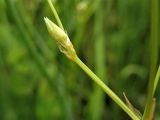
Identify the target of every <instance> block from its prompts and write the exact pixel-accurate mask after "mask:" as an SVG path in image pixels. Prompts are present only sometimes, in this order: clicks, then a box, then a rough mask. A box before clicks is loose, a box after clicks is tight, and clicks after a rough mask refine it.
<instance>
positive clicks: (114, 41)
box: [0, 0, 160, 120]
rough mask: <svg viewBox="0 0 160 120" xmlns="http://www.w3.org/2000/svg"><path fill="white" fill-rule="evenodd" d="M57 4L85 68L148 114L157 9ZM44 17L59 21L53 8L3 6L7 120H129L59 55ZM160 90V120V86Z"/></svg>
mask: <svg viewBox="0 0 160 120" xmlns="http://www.w3.org/2000/svg"><path fill="white" fill-rule="evenodd" d="M53 3H54V5H55V7H56V9H57V12H58V13H59V16H60V18H61V20H62V23H63V25H64V27H65V29H66V31H67V33H68V35H69V37H70V39H71V41H72V43H73V45H74V47H75V49H76V51H77V54H78V55H79V57H80V58H81V59H82V61H83V62H84V63H85V64H87V65H88V66H89V67H90V68H91V69H92V70H93V71H94V72H95V73H96V74H97V75H98V76H99V77H100V78H102V79H103V80H104V82H105V83H106V84H107V85H108V86H109V87H110V88H112V89H113V91H115V93H117V94H118V96H120V98H122V99H123V100H124V101H125V99H124V97H123V92H125V94H126V96H127V97H128V99H129V100H130V102H131V103H132V104H133V105H134V106H135V107H136V108H137V109H138V110H139V111H140V112H141V113H143V110H144V106H145V101H146V95H147V85H148V80H149V73H150V64H151V60H150V58H151V56H152V54H150V51H151V49H152V48H153V49H154V48H155V47H156V46H153V47H152V48H151V47H150V44H151V43H150V41H151V40H150V38H151V37H150V36H151V34H150V33H151V32H150V28H151V27H150V25H151V5H150V1H149V0H83V1H82V0H53ZM159 3H160V2H159ZM159 5H160V4H159ZM159 15H160V12H159ZM44 17H49V18H50V19H51V20H53V21H55V19H54V15H53V13H52V12H51V9H50V7H49V5H48V3H47V0H0V120H129V119H130V118H129V117H128V116H127V115H126V114H125V113H124V112H123V111H122V110H121V109H120V108H119V107H118V106H117V105H116V104H115V103H114V102H113V101H112V100H111V99H110V98H109V97H108V96H107V95H106V94H105V93H104V92H103V91H102V90H100V89H99V88H98V87H97V86H96V85H95V83H93V82H92V80H91V79H90V78H89V77H88V76H86V75H85V73H84V72H83V71H82V70H81V69H80V68H79V67H78V66H77V65H76V64H75V63H73V62H71V61H70V60H68V59H67V58H66V57H65V56H64V55H62V53H60V52H59V50H58V48H57V46H56V44H55V42H54V40H52V38H51V37H50V35H49V34H48V31H47V29H46V26H45V23H44V20H43V18H44ZM157 26H159V27H160V24H157ZM158 33H160V31H158ZM158 35H159V34H158ZM158 41H159V39H158ZM158 46H160V41H159V44H158V45H157V47H156V48H158ZM156 51H157V52H158V51H160V47H159V48H158V49H156ZM159 53H160V52H159ZM152 59H154V58H152ZM155 59H156V58H155ZM159 60H160V57H159V56H157V63H159ZM157 88H158V89H157V91H156V94H155V97H156V98H157V108H156V120H160V85H158V87H157Z"/></svg>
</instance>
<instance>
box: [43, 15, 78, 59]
mask: <svg viewBox="0 0 160 120" xmlns="http://www.w3.org/2000/svg"><path fill="white" fill-rule="evenodd" d="M44 21H45V23H46V26H47V29H48V32H49V33H50V34H51V36H52V37H53V38H54V39H55V40H56V42H57V45H58V47H59V49H60V51H61V52H62V53H64V54H65V55H66V56H67V57H68V58H69V59H71V60H74V58H75V57H76V56H77V55H76V52H75V50H74V48H73V45H72V43H71V41H70V39H69V37H68V35H67V34H66V33H65V32H64V31H63V30H62V29H61V28H60V27H58V26H57V25H56V24H55V23H53V22H52V21H51V20H49V19H48V18H44Z"/></svg>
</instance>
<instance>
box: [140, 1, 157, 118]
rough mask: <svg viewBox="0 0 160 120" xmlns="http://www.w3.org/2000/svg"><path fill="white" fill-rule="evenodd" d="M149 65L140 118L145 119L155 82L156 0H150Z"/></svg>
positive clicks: (149, 107)
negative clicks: (143, 104)
mask: <svg viewBox="0 0 160 120" xmlns="http://www.w3.org/2000/svg"><path fill="white" fill-rule="evenodd" d="M150 2H151V48H150V50H151V53H150V55H151V56H150V58H151V61H150V62H151V65H150V79H149V86H148V97H147V103H146V106H145V110H144V114H143V117H142V120H146V119H147V118H148V117H149V114H150V111H151V107H152V99H153V96H154V92H153V91H154V82H155V79H154V78H155V73H156V65H157V60H158V59H157V58H158V5H159V4H158V0H151V1H150Z"/></svg>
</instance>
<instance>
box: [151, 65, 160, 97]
mask: <svg viewBox="0 0 160 120" xmlns="http://www.w3.org/2000/svg"><path fill="white" fill-rule="evenodd" d="M159 78H160V65H159V67H158V71H157V74H156V77H155V82H154V88H153V93H152V94H154V93H155V91H156V87H157V84H158V81H159Z"/></svg>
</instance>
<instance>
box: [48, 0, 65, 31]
mask: <svg viewBox="0 0 160 120" xmlns="http://www.w3.org/2000/svg"><path fill="white" fill-rule="evenodd" d="M48 3H49V6H50V7H51V10H52V12H53V14H54V16H55V18H56V21H57V23H58V25H59V27H60V28H61V29H63V30H64V27H63V25H62V22H61V20H60V18H59V16H58V14H57V11H56V9H55V7H54V6H53V4H52V1H51V0H48Z"/></svg>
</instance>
